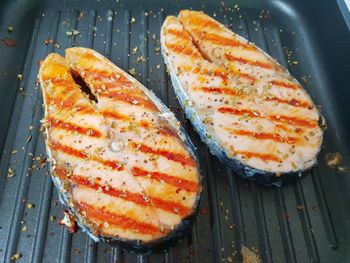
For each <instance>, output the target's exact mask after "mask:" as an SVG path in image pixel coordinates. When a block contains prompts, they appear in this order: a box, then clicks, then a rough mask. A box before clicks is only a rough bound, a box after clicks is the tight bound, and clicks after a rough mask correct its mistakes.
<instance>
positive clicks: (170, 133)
mask: <svg viewBox="0 0 350 263" xmlns="http://www.w3.org/2000/svg"><path fill="white" fill-rule="evenodd" d="M157 132H158V133H159V134H162V135H164V136H169V137H176V138H177V133H176V132H175V131H174V130H173V129H172V128H170V127H166V126H163V127H160V128H158V131H157Z"/></svg>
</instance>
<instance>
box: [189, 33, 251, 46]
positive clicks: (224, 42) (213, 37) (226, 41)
mask: <svg viewBox="0 0 350 263" xmlns="http://www.w3.org/2000/svg"><path fill="white" fill-rule="evenodd" d="M191 31H192V32H193V33H194V34H196V35H198V37H199V38H200V39H201V40H204V41H209V42H211V43H213V44H216V45H220V46H229V47H242V48H244V49H247V50H256V48H255V47H254V46H253V45H250V44H248V43H244V42H241V41H238V40H236V39H231V38H227V37H223V36H219V35H217V34H212V33H208V32H206V31H203V30H198V29H192V30H191Z"/></svg>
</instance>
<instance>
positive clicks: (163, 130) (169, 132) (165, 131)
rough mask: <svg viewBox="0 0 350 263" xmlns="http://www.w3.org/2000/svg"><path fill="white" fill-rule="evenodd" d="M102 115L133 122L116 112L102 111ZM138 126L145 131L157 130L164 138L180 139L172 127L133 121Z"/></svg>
mask: <svg viewBox="0 0 350 263" xmlns="http://www.w3.org/2000/svg"><path fill="white" fill-rule="evenodd" d="M101 114H102V115H103V116H104V117H106V118H112V119H117V120H125V121H133V120H132V119H131V118H129V117H128V116H125V115H122V114H119V113H116V112H109V111H102V112H101ZM133 122H134V123H135V124H136V125H138V126H140V127H142V128H144V129H152V128H155V129H156V132H157V133H158V134H162V135H164V136H168V137H174V138H178V135H177V133H176V132H175V131H174V130H173V129H172V128H170V127H167V126H162V127H157V126H155V125H154V124H152V123H150V122H147V121H146V120H141V121H140V122H135V121H133Z"/></svg>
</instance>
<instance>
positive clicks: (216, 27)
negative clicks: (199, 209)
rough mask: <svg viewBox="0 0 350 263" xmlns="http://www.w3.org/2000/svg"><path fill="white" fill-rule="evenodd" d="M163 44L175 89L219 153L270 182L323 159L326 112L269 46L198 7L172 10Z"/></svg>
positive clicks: (245, 174) (248, 173)
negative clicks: (320, 155)
mask: <svg viewBox="0 0 350 263" xmlns="http://www.w3.org/2000/svg"><path fill="white" fill-rule="evenodd" d="M161 47H162V54H163V57H164V61H165V64H166V65H167V68H168V72H169V73H170V76H171V80H172V83H173V87H174V89H175V92H176V95H177V97H178V99H179V101H180V104H181V105H182V107H183V109H184V110H185V113H186V115H187V117H188V118H189V119H190V120H191V122H192V124H193V126H194V128H195V129H196V131H197V132H198V134H199V135H200V137H201V139H202V140H203V141H204V142H205V143H206V144H207V145H208V147H209V149H210V151H211V153H212V154H214V155H216V156H217V157H218V158H219V159H220V160H221V161H222V162H224V163H226V164H228V165H229V166H230V167H232V168H233V170H234V171H235V172H236V173H237V174H239V175H241V176H243V177H244V178H248V179H250V180H254V181H257V182H258V183H261V184H264V185H275V186H280V185H281V184H282V182H283V181H286V180H287V179H288V178H293V177H295V176H296V175H300V174H301V172H302V171H305V170H307V169H309V168H311V167H312V166H313V165H315V164H316V162H317V155H318V153H319V151H320V148H321V144H322V139H323V126H324V123H323V118H322V116H321V114H320V112H319V110H318V109H317V107H316V106H315V104H314V103H313V101H312V99H311V98H310V96H309V95H308V93H307V92H306V90H305V89H304V88H303V87H302V86H301V85H300V83H299V82H298V81H297V80H296V79H295V78H293V77H292V76H291V75H290V73H289V72H288V71H287V70H286V69H285V68H284V67H283V66H281V65H280V64H279V63H278V62H277V61H275V60H274V59H273V58H271V57H270V56H269V55H268V54H266V53H265V52H264V51H262V50H261V49H260V48H258V47H257V46H256V45H254V44H252V43H250V42H249V41H248V40H246V39H244V38H243V37H241V36H239V35H238V34H235V33H234V32H232V31H230V30H229V29H228V28H226V27H225V26H223V25H222V24H220V23H219V22H217V21H216V20H214V19H213V18H211V17H209V16H208V15H206V14H204V13H203V12H199V11H192V10H182V11H180V13H179V15H178V17H175V16H168V17H167V18H166V19H165V21H164V23H163V25H162V28H161Z"/></svg>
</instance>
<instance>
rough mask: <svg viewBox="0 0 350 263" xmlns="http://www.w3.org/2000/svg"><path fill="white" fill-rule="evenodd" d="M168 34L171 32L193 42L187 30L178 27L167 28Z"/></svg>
mask: <svg viewBox="0 0 350 263" xmlns="http://www.w3.org/2000/svg"><path fill="white" fill-rule="evenodd" d="M166 34H170V35H173V36H176V37H178V38H180V39H183V40H186V41H189V42H191V36H190V35H189V34H188V33H187V32H186V31H185V30H177V29H173V28H169V29H167V30H166Z"/></svg>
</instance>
